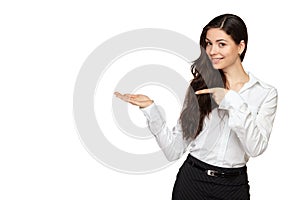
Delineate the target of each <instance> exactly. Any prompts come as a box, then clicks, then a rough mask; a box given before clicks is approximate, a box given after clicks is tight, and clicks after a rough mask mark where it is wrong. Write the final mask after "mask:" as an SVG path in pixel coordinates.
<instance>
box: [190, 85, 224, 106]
mask: <svg viewBox="0 0 300 200" xmlns="http://www.w3.org/2000/svg"><path fill="white" fill-rule="evenodd" d="M227 92H228V90H227V89H224V88H210V89H203V90H198V91H196V92H195V94H200V95H201V94H212V95H211V96H212V98H213V99H214V100H215V102H216V103H217V104H218V105H219V104H220V103H221V101H222V100H223V99H224V97H225V95H226V94H227Z"/></svg>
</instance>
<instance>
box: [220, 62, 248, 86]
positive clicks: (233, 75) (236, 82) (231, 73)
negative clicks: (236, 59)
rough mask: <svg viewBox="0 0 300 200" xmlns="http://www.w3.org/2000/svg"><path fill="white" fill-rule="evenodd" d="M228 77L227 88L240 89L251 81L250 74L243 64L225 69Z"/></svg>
mask: <svg viewBox="0 0 300 200" xmlns="http://www.w3.org/2000/svg"><path fill="white" fill-rule="evenodd" d="M223 72H224V75H225V77H226V88H227V89H232V90H235V91H239V90H240V89H241V88H242V87H243V85H244V84H245V83H246V82H248V81H249V75H248V74H247V73H246V72H245V70H244V68H243V66H242V64H240V65H239V66H235V67H231V68H230V69H226V70H223Z"/></svg>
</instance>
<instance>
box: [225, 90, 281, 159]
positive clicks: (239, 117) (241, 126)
mask: <svg viewBox="0 0 300 200" xmlns="http://www.w3.org/2000/svg"><path fill="white" fill-rule="evenodd" d="M219 108H220V109H225V110H228V112H229V121H228V125H229V127H230V128H231V129H232V130H233V131H235V133H236V134H237V137H238V138H239V140H240V142H241V143H242V145H243V147H244V150H245V152H246V153H247V154H248V155H249V156H252V157H255V156H258V155H260V154H262V153H263V152H264V151H265V150H266V148H267V145H268V141H269V138H270V134H271V131H272V127H273V122H274V118H275V114H276V108H277V91H276V89H275V88H271V89H270V90H269V92H268V94H267V95H266V98H265V99H264V101H263V102H262V104H261V106H260V109H259V110H258V112H257V115H256V114H253V113H252V112H251V110H250V108H249V105H248V104H247V103H246V101H245V100H244V99H243V98H242V97H241V96H240V94H239V93H237V92H235V91H232V90H230V91H229V92H227V94H226V95H225V97H224V99H223V101H222V102H221V103H220V105H219Z"/></svg>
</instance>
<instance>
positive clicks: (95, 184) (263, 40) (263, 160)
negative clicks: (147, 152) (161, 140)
mask: <svg viewBox="0 0 300 200" xmlns="http://www.w3.org/2000/svg"><path fill="white" fill-rule="evenodd" d="M296 2H297V1H288V0H286V1H280V2H278V1H259V3H257V2H254V1H253V2H250V1H247V2H246V1H240V0H239V1H223V0H220V1H216V0H215V1H200V0H197V1H180V2H179V1H156V0H152V1H121V0H119V1H115V0H110V1H55V0H54V1H47V2H46V1H32V0H31V1H14V0H12V1H6V3H4V1H1V3H0V21H1V23H0V88H1V90H0V92H1V100H0V102H1V104H0V121H1V125H0V155H1V156H0V199H5V200H7V199H170V198H171V192H172V187H173V183H174V180H175V177H176V173H177V170H178V168H179V167H180V165H181V163H182V162H183V160H184V158H182V159H180V160H179V161H178V162H176V163H175V164H173V165H171V166H170V167H168V168H166V169H164V170H161V171H158V172H156V173H150V174H144V175H131V174H124V173H120V172H116V171H114V170H111V169H109V168H107V167H105V166H103V165H102V164H100V163H99V162H97V161H96V160H95V159H94V158H93V157H92V156H91V155H90V154H89V153H88V152H87V151H86V149H85V148H84V146H83V145H82V143H81V141H80V138H79V136H78V133H77V131H76V126H75V123H74V120H73V110H72V106H73V104H72V103H73V102H72V101H73V99H72V98H73V90H74V84H75V81H76V77H77V75H78V73H79V70H80V68H81V66H82V64H83V62H84V61H85V59H86V58H87V57H88V55H89V54H90V53H91V52H92V51H93V50H94V49H95V48H96V47H97V46H99V45H100V44H101V43H103V42H104V41H106V40H108V39H110V38H111V37H113V36H115V35H117V34H120V33H122V32H125V31H130V30H133V29H138V28H163V29H169V30H173V31H176V32H179V33H182V34H184V35H186V36H187V37H189V38H192V39H193V40H195V41H196V42H198V39H199V35H200V33H201V30H202V28H203V26H204V25H205V24H206V23H207V22H208V21H209V20H211V19H212V18H213V17H215V16H217V15H219V14H223V13H235V14H237V15H239V16H240V17H242V18H243V19H244V21H245V22H246V24H247V26H248V32H249V46H248V51H247V54H246V58H245V61H244V66H245V68H246V69H247V70H249V71H251V72H252V73H253V74H255V75H256V76H257V77H259V78H260V79H262V80H264V81H265V82H268V83H270V84H272V85H274V86H275V87H276V88H277V89H278V92H279V101H278V112H277V117H276V120H275V124H274V128H273V133H272V136H271V139H270V143H269V147H268V149H267V151H266V152H265V153H264V154H263V155H261V156H260V157H257V158H252V159H251V160H250V161H249V163H248V169H249V180H250V187H251V190H250V192H251V197H252V199H257V200H261V199H295V198H297V193H298V192H297V190H298V189H299V185H298V182H297V180H298V179H299V178H300V177H299V173H298V165H297V164H298V163H299V162H298V158H299V156H298V152H299V140H298V139H299V136H298V134H299V128H298V125H299V123H298V119H299V117H298V114H299V113H300V112H299V111H300V110H299V106H297V104H298V103H297V100H298V99H297V97H298V91H297V86H298V85H299V82H298V80H299V76H298V73H297V71H296V70H297V68H299V62H298V58H299V46H300V42H299V35H300V33H299V27H298V26H299V17H300V16H299V11H298V6H297V4H296ZM104 56H105V55H104ZM107 114H108V115H110V113H107Z"/></svg>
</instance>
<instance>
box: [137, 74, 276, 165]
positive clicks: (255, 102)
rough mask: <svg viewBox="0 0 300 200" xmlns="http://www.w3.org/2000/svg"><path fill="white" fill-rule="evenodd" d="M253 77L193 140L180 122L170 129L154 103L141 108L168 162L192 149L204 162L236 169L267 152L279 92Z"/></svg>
mask: <svg viewBox="0 0 300 200" xmlns="http://www.w3.org/2000/svg"><path fill="white" fill-rule="evenodd" d="M249 77H250V80H249V81H248V82H247V83H245V84H244V86H243V87H242V88H241V89H240V91H239V92H235V91H233V90H229V91H228V92H227V94H226V95H225V97H224V99H223V100H222V101H221V103H220V105H219V107H218V108H215V109H213V110H212V112H211V113H210V114H209V116H207V117H206V118H205V120H204V124H203V130H202V131H201V132H200V134H199V135H198V136H197V137H196V138H195V139H193V140H185V139H183V132H182V128H181V124H180V122H179V120H178V123H177V124H176V126H175V127H173V129H169V128H168V127H167V126H166V122H165V119H164V118H163V117H162V115H161V113H160V112H159V110H158V108H157V106H156V105H155V104H154V103H153V104H151V105H150V106H148V107H146V108H141V110H142V111H143V113H144V115H145V116H146V118H147V121H148V126H149V129H150V131H151V132H152V134H153V135H154V136H155V138H156V140H157V142H158V145H159V146H160V147H161V149H162V150H163V152H164V154H165V156H166V157H167V159H168V160H170V161H172V160H176V159H179V158H180V157H181V156H182V155H183V154H184V153H185V152H186V151H187V149H189V151H190V153H191V155H193V156H194V157H196V158H198V159H199V160H202V161H203V162H206V163H208V164H211V165H215V166H219V167H229V168H235V167H242V166H244V165H245V164H246V163H247V161H248V160H249V157H255V156H258V155H260V154H262V153H263V152H264V151H265V150H266V148H267V145H268V141H269V138H270V134H271V131H272V126H273V122H274V118H275V113H276V107H277V90H276V89H275V88H274V87H272V86H270V85H268V84H266V83H264V82H262V81H260V80H259V79H257V78H256V77H254V76H253V75H252V74H251V73H249Z"/></svg>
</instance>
